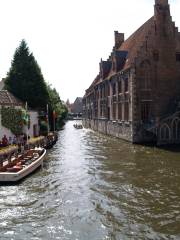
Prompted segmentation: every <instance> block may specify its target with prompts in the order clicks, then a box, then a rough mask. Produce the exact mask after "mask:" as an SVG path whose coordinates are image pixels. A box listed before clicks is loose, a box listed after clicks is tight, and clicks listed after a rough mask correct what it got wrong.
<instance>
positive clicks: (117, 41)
mask: <svg viewBox="0 0 180 240" xmlns="http://www.w3.org/2000/svg"><path fill="white" fill-rule="evenodd" d="M114 37H115V49H118V48H120V46H121V44H122V43H123V42H124V33H119V32H118V31H114Z"/></svg>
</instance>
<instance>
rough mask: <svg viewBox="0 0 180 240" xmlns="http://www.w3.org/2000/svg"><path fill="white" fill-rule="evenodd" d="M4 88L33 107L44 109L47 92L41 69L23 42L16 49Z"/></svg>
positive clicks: (47, 96)
mask: <svg viewBox="0 0 180 240" xmlns="http://www.w3.org/2000/svg"><path fill="white" fill-rule="evenodd" d="M5 88H6V89H7V90H9V91H10V92H12V93H13V94H14V95H15V96H16V97H18V98H19V99H21V100H22V101H24V102H26V101H27V102H28V105H29V106H30V107H32V108H35V109H45V107H46V104H47V103H48V102H49V94H48V90H47V86H46V83H45V81H44V78H43V75H42V73H41V69H40V67H39V65H38V63H37V62H36V60H35V58H34V56H33V54H32V53H30V51H29V48H28V46H27V44H26V42H25V40H22V41H21V43H20V45H19V47H18V48H17V49H16V51H15V54H14V58H13V61H12V64H11V68H10V70H9V72H8V74H7V78H6V81H5Z"/></svg>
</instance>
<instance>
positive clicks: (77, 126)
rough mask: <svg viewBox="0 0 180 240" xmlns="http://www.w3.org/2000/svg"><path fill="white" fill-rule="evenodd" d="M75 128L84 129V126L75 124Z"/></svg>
mask: <svg viewBox="0 0 180 240" xmlns="http://www.w3.org/2000/svg"><path fill="white" fill-rule="evenodd" d="M73 126H74V128H76V129H82V128H83V125H82V124H74V125H73Z"/></svg>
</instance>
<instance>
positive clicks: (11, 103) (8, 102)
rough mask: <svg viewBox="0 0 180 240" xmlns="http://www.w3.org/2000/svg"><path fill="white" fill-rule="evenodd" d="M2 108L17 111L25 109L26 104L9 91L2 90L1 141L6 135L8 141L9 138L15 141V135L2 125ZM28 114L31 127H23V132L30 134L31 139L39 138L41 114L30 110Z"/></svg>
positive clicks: (0, 101) (0, 91)
mask: <svg viewBox="0 0 180 240" xmlns="http://www.w3.org/2000/svg"><path fill="white" fill-rule="evenodd" d="M2 107H5V108H8V107H14V108H15V109H23V108H25V103H23V102H22V101H20V100H19V99H18V98H16V97H15V96H14V95H13V94H11V93H10V92H8V91H7V90H0V140H1V139H2V137H3V136H4V135H6V137H7V138H8V139H9V137H11V138H12V139H13V137H14V134H13V133H12V132H11V130H10V129H7V128H6V127H4V126H3V125H2V113H1V109H2ZM28 114H29V117H30V125H29V128H27V126H23V129H22V132H23V133H25V134H28V136H29V137H31V138H32V137H37V136H39V114H38V112H37V111H33V110H28Z"/></svg>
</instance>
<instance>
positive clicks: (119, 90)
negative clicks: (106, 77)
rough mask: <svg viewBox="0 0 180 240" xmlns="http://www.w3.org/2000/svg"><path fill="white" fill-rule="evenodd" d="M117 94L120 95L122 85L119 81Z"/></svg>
mask: <svg viewBox="0 0 180 240" xmlns="http://www.w3.org/2000/svg"><path fill="white" fill-rule="evenodd" d="M118 92H119V93H122V84H121V81H119V82H118Z"/></svg>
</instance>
